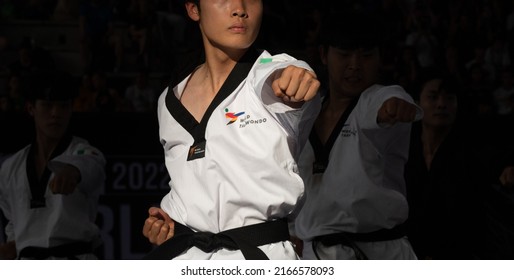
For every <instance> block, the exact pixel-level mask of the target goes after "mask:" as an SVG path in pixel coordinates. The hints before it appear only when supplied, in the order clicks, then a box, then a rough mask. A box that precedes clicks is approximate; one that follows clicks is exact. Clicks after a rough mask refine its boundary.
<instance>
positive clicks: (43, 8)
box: [20, 0, 56, 20]
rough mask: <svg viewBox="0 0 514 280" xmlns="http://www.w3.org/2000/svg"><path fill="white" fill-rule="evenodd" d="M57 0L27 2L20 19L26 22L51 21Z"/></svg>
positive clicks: (32, 0) (30, 0) (23, 6)
mask: <svg viewBox="0 0 514 280" xmlns="http://www.w3.org/2000/svg"><path fill="white" fill-rule="evenodd" d="M55 2H56V1H55V0H27V1H25V3H24V4H23V5H22V7H21V14H20V18H21V19H25V20H49V19H50V17H51V15H52V13H53V11H54V9H55V4H56V3H55Z"/></svg>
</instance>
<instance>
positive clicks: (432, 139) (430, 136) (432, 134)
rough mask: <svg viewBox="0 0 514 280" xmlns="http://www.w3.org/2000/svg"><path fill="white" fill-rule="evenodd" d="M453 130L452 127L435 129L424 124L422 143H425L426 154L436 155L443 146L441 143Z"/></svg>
mask: <svg viewBox="0 0 514 280" xmlns="http://www.w3.org/2000/svg"><path fill="white" fill-rule="evenodd" d="M451 128H452V127H451V126H447V127H438V128H435V127H432V126H429V125H426V124H423V131H422V133H421V141H422V143H423V150H424V151H425V153H430V154H435V152H436V151H437V149H438V148H439V146H441V143H442V142H443V141H444V139H445V138H446V137H447V136H448V134H449V133H450V131H451Z"/></svg>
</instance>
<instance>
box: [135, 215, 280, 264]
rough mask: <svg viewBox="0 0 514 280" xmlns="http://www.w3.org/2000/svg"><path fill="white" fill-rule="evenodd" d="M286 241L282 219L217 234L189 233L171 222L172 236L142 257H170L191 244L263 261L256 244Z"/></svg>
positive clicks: (264, 258) (210, 250)
mask: <svg viewBox="0 0 514 280" xmlns="http://www.w3.org/2000/svg"><path fill="white" fill-rule="evenodd" d="M286 240H289V228H288V224H287V221H286V220H285V219H280V220H275V221H271V222H264V223H260V224H255V225H250V226H245V227H240V228H235V229H230V230H226V231H222V232H220V233H216V234H215V233H211V232H193V231H192V230H191V229H190V228H188V227H186V226H184V225H182V224H179V223H175V235H174V236H173V237H172V238H170V239H168V240H166V241H165V242H164V243H162V244H161V245H160V246H158V247H156V248H155V249H154V250H153V251H151V252H150V253H149V254H147V255H146V256H145V257H144V258H143V259H144V260H170V259H173V258H175V257H177V256H178V255H180V254H182V253H183V252H185V251H186V250H187V249H189V248H191V247H197V248H200V249H201V250H202V251H204V252H206V253H208V252H213V251H215V250H218V249H221V248H225V249H229V250H237V249H239V250H241V252H242V253H243V256H244V257H245V259H247V260H267V259H268V257H267V256H266V254H264V252H263V251H262V250H260V249H259V248H258V246H261V245H265V244H271V243H276V242H280V241H286Z"/></svg>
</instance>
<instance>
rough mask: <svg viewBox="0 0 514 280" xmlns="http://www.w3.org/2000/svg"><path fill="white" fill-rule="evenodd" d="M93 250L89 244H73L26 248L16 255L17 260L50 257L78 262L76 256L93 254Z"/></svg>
mask: <svg viewBox="0 0 514 280" xmlns="http://www.w3.org/2000/svg"><path fill="white" fill-rule="evenodd" d="M93 252H94V248H93V244H92V243H91V242H73V243H68V244H64V245H59V246H55V247H50V248H43V247H33V246H28V247H25V248H23V249H22V250H21V251H20V253H19V254H18V259H34V260H45V259H48V258H50V257H55V258H65V259H69V260H78V258H77V256H79V255H83V254H93Z"/></svg>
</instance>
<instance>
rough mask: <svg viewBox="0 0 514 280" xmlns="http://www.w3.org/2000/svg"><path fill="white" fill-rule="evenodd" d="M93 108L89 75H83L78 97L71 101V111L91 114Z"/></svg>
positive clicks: (92, 90)
mask: <svg viewBox="0 0 514 280" xmlns="http://www.w3.org/2000/svg"><path fill="white" fill-rule="evenodd" d="M95 106H96V99H95V91H94V89H93V82H92V79H91V74H89V73H85V74H83V75H82V79H81V80H80V85H79V88H78V95H77V97H75V99H74V100H73V111H74V112H92V111H94V109H95Z"/></svg>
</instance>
